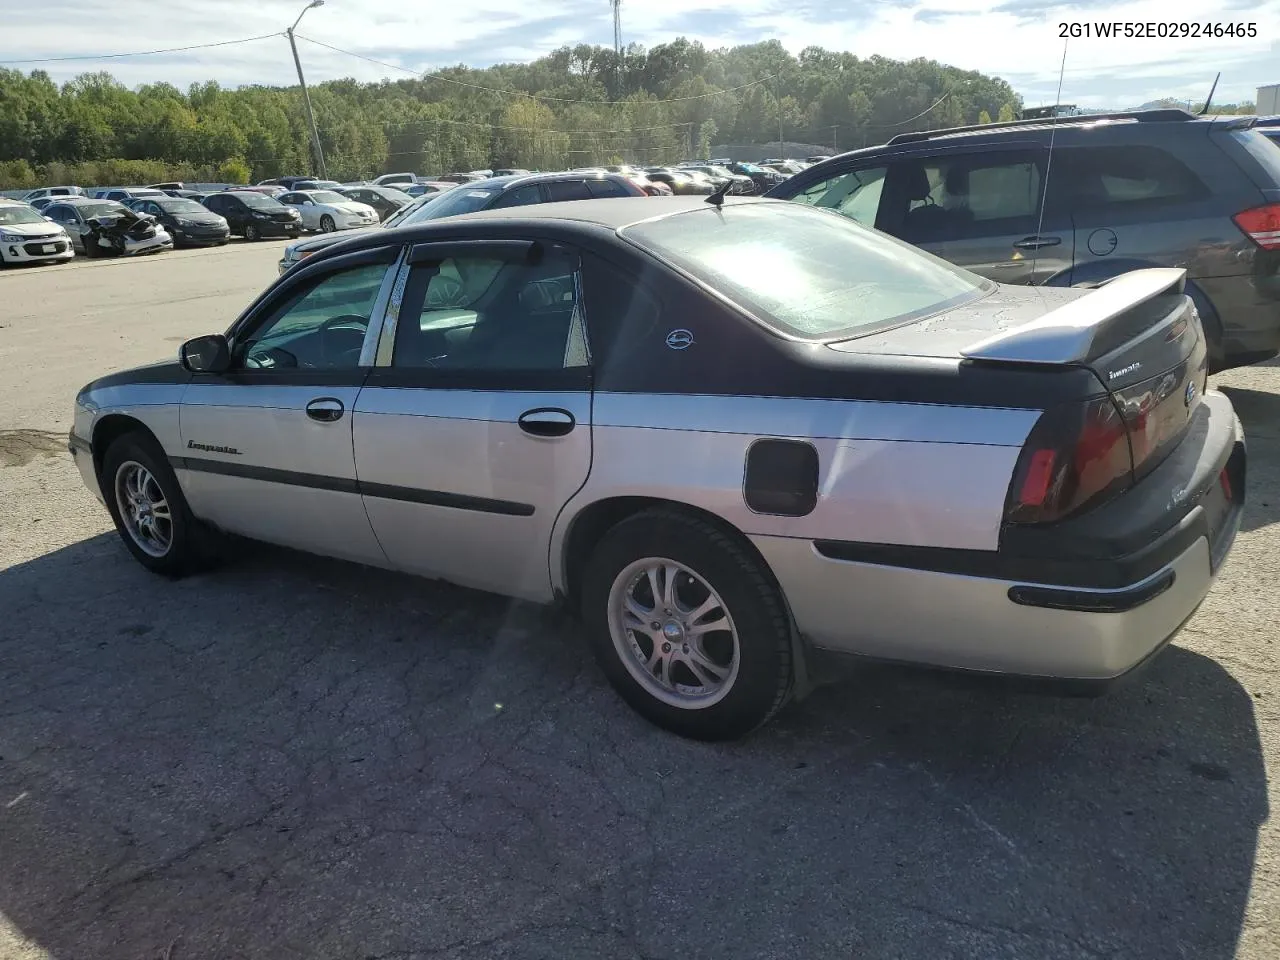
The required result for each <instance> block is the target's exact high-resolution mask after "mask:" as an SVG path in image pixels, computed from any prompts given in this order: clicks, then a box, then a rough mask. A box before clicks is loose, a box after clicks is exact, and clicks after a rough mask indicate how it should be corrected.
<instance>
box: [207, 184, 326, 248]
mask: <svg viewBox="0 0 1280 960" xmlns="http://www.w3.org/2000/svg"><path fill="white" fill-rule="evenodd" d="M204 205H205V207H206V208H207V209H209V210H212V211H213V212H214V213H216V214H218V215H219V216H220V217H222V218H224V219H225V220H226V221H227V226H228V227H230V228H231V232H232V233H238V234H240V235H241V236H242V237H244V238H245V239H246V240H261V239H262V238H263V237H293V238H295V239H296V238H297V237H298V236H299V235H300V234H301V233H302V215H301V214H300V213H299V212H298V209H297V208H296V207H291V206H286V205H285V204H283V203H281V202H280V201H279V200H276V199H275V198H274V197H268V196H266V195H265V194H262V193H255V192H252V191H249V190H228V191H224V192H223V193H211V194H210V195H209V196H207V197H205V199H204Z"/></svg>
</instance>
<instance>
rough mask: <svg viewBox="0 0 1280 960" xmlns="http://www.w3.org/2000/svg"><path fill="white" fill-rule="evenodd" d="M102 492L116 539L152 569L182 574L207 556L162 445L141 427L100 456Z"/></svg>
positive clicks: (196, 525)
mask: <svg viewBox="0 0 1280 960" xmlns="http://www.w3.org/2000/svg"><path fill="white" fill-rule="evenodd" d="M101 478H102V492H103V498H104V499H105V500H106V502H107V510H108V511H109V512H110V513H111V519H112V520H113V521H115V525H116V531H117V532H118V533H119V534H120V539H122V540H123V541H124V545H125V546H126V547H127V548H128V549H129V552H130V553H132V554H133V556H134V558H135V559H136V560H137V561H138V562H139V563H141V564H142V565H143V566H144V567H146V568H147V569H148V570H150V571H152V572H153V573H159V574H163V575H165V576H170V577H180V576H183V575H185V574H187V573H190V572H192V571H193V570H195V569H197V568H198V567H199V566H200V565H201V563H202V561H203V560H204V559H205V558H206V557H207V556H208V550H207V544H205V543H203V542H202V539H203V538H205V537H206V536H207V535H206V534H205V532H204V530H203V528H202V527H201V525H200V523H199V521H198V520H196V518H195V517H194V516H192V514H191V509H190V508H189V507H188V506H187V500H186V497H184V496H183V495H182V488H181V487H180V486H179V485H178V478H177V476H176V475H175V474H174V472H173V468H172V467H171V466H170V465H169V460H168V458H167V457H166V456H165V454H164V451H163V450H161V449H160V446H159V444H157V443H156V442H155V441H154V440H153V439H152V438H151V437H150V436H148V435H147V434H145V433H142V432H140V431H139V432H134V433H127V434H125V435H124V436H122V437H120V438H118V439H117V440H115V441H114V442H113V443H112V444H111V446H110V447H109V448H107V452H106V455H105V456H104V457H103V460H102V475H101Z"/></svg>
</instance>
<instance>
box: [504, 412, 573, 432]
mask: <svg viewBox="0 0 1280 960" xmlns="http://www.w3.org/2000/svg"><path fill="white" fill-rule="evenodd" d="M517 422H518V423H519V424H520V429H521V430H523V431H524V432H525V433H527V434H530V435H531V436H535V437H563V436H564V435H565V434H567V433H569V432H571V431H572V430H573V428H574V426H575V425H576V424H577V421H576V420H574V419H573V414H572V413H570V412H569V411H568V410H565V409H562V408H561V407H535V408H534V409H532V410H526V411H525V412H524V413H522V414H520V419H519V421H517Z"/></svg>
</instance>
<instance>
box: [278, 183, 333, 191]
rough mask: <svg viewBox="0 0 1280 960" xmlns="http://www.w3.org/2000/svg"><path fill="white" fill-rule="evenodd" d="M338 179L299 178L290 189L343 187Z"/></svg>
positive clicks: (331, 188)
mask: <svg viewBox="0 0 1280 960" xmlns="http://www.w3.org/2000/svg"><path fill="white" fill-rule="evenodd" d="M341 186H342V184H340V183H339V182H338V181H337V180H299V181H297V182H296V183H295V184H294V185H293V186H292V187H290V188H289V189H290V190H291V191H292V190H337V189H338V188H339V187H341Z"/></svg>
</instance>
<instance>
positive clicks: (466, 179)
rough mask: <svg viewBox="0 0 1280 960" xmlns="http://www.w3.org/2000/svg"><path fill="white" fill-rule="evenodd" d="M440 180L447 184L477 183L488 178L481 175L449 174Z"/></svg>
mask: <svg viewBox="0 0 1280 960" xmlns="http://www.w3.org/2000/svg"><path fill="white" fill-rule="evenodd" d="M438 179H440V180H443V181H445V182H446V183H475V182H476V181H477V180H485V179H488V178H487V177H485V176H483V175H481V174H479V173H447V174H445V175H444V176H442V177H439V178H438Z"/></svg>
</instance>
